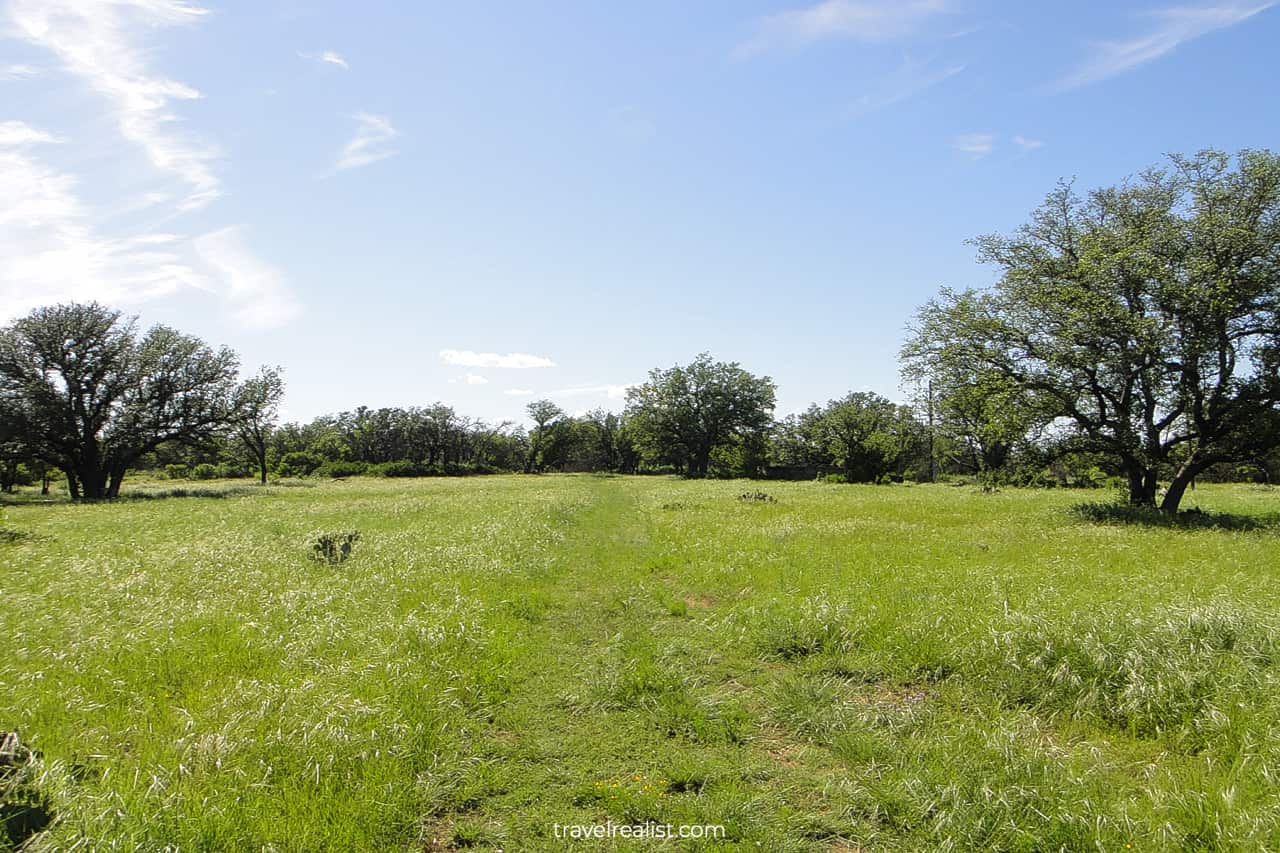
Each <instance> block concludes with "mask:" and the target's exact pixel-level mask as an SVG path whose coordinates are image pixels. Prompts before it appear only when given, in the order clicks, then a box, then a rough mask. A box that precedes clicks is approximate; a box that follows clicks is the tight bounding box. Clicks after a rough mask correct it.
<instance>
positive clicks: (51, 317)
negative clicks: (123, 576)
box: [0, 303, 237, 499]
mask: <svg viewBox="0 0 1280 853" xmlns="http://www.w3.org/2000/svg"><path fill="white" fill-rule="evenodd" d="M236 368H237V360H236V355H235V353H234V352H232V351H231V350H230V349H226V348H222V349H219V350H213V349H211V348H210V347H208V346H207V345H206V344H204V343H203V342H202V341H200V340H199V339H198V338H194V337H191V336H190V335H184V334H181V333H180V332H177V331H174V330H173V329H170V328H167V327H165V326H154V327H152V328H151V329H150V330H149V331H147V332H146V333H145V334H139V333H138V331H137V328H136V324H135V322H134V321H133V320H132V319H126V318H124V317H123V316H122V315H121V314H120V312H119V311H115V310H112V309H109V308H106V307H104V306H102V305H99V304H97V303H88V304H79V303H76V304H65V305H54V306H51V307H47V308H38V309H36V310H35V311H33V312H32V313H31V314H29V315H28V316H26V317H24V318H22V319H20V320H18V321H16V322H15V323H13V324H12V325H11V326H9V327H7V328H5V329H2V330H0V402H2V404H3V406H4V412H3V418H4V420H5V421H6V422H7V423H8V424H9V425H10V426H11V428H12V429H14V430H16V431H17V432H18V433H19V434H20V435H21V436H22V437H23V440H24V442H25V443H26V445H27V447H28V449H29V452H30V453H31V454H32V455H33V456H36V457H38V458H40V459H43V460H45V461H46V462H48V463H50V464H52V465H56V466H58V467H59V468H61V469H62V470H63V471H64V472H66V475H67V485H68V488H69V489H70V491H71V495H72V497H74V498H81V497H83V498H89V499H98V498H113V497H116V496H117V495H119V493H120V485H121V483H122V482H123V481H124V476H125V473H126V472H127V471H128V470H129V469H130V468H131V467H133V466H134V465H135V464H136V463H137V462H138V460H139V459H140V458H141V457H142V456H143V455H144V454H146V453H148V452H150V451H152V450H154V449H155V448H156V447H158V446H159V445H161V444H163V443H165V442H196V441H201V440H205V439H208V438H209V437H211V436H212V435H214V434H216V433H217V432H219V431H221V430H223V429H224V428H226V427H228V426H230V425H231V424H232V423H234V421H235V417H236V414H237V412H236V403H235V398H234V389H235V380H236Z"/></svg>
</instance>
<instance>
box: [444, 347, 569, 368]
mask: <svg viewBox="0 0 1280 853" xmlns="http://www.w3.org/2000/svg"><path fill="white" fill-rule="evenodd" d="M440 361H441V362H443V363H444V364H449V365H453V366H455V367H497V368H506V369H512V370H527V369H529V368H536V367H555V366H556V363H555V362H554V361H552V360H551V359H549V358H545V357H543V356H540V355H530V354H529V353H525V352H509V353H507V354H506V355H499V354H498V353H496V352H474V351H473V350H469V349H462V350H459V349H444V350H440Z"/></svg>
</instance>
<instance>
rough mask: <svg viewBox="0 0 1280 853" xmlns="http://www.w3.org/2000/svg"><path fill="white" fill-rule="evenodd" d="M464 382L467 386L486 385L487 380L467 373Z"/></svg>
mask: <svg viewBox="0 0 1280 853" xmlns="http://www.w3.org/2000/svg"><path fill="white" fill-rule="evenodd" d="M466 382H467V384H468V385H488V384H489V380H488V379H485V378H484V377H483V376H480V375H479V374H477V373H468V374H467V379H466Z"/></svg>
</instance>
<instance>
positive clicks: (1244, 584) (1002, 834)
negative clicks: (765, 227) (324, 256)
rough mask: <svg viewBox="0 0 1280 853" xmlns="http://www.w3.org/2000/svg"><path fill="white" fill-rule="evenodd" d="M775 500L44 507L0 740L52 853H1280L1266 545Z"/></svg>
mask: <svg viewBox="0 0 1280 853" xmlns="http://www.w3.org/2000/svg"><path fill="white" fill-rule="evenodd" d="M752 488H754V487H753V486H751V485H750V484H744V483H733V482H721V483H717V482H698V483H693V482H681V481H677V480H670V479H659V478H652V479H640V478H622V477H615V478H598V477H586V476H581V477H579V476H544V477H492V478H484V479H468V480H425V481H410V480H395V481H383V480H363V479H358V478H357V479H352V480H348V481H345V482H336V483H323V484H320V485H315V486H314V487H310V488H281V487H267V488H257V487H245V486H243V485H240V484H217V483H214V484H209V485H207V486H202V487H201V489H200V491H202V492H204V491H206V490H207V491H209V492H210V493H211V494H212V495H217V496H218V497H219V499H217V500H209V499H207V498H205V497H201V496H198V495H193V494H189V493H186V492H173V491H167V490H166V489H167V487H165V486H162V485H145V484H144V485H143V486H141V487H139V488H138V489H136V493H137V494H138V495H139V496H141V495H149V496H150V498H151V499H147V500H122V501H118V502H115V503H110V504H96V505H71V504H66V503H37V502H32V501H30V500H25V501H24V500H19V501H15V502H13V503H11V504H10V505H9V506H7V507H5V509H4V516H3V518H2V519H0V528H3V530H4V531H5V535H4V536H3V537H2V538H0V601H2V602H3V607H2V608H0V687H2V689H0V730H18V731H20V732H21V733H22V736H23V740H24V742H26V743H28V744H29V745H31V746H32V747H33V748H34V749H36V750H39V751H40V752H41V753H42V757H41V760H40V761H39V762H38V764H37V765H35V766H34V767H33V768H29V769H28V776H29V781H30V782H31V783H32V784H33V785H35V786H36V789H38V791H39V792H40V795H41V796H42V797H44V798H45V800H46V801H47V802H48V803H49V804H50V806H51V808H52V809H53V810H54V812H55V814H56V821H55V823H54V824H53V826H52V827H51V828H50V829H49V830H48V831H47V832H45V833H43V834H41V835H39V836H37V837H36V838H34V839H33V840H32V842H31V843H30V844H29V846H28V849H30V850H38V851H42V850H49V851H51V850H72V849H76V850H88V849H100V850H159V849H164V848H165V847H166V846H168V847H169V848H170V849H174V848H177V849H182V850H279V851H285V850H298V851H304V850H305V851H311V850H370V851H374V850H378V851H381V850H405V851H408V850H424V849H426V850H448V849H467V848H470V849H497V848H503V849H505V850H542V849H546V850H555V849H565V842H564V841H563V840H559V841H558V840H556V839H555V838H553V837H552V824H553V823H561V824H565V823H593V822H603V821H605V820H613V821H614V822H622V821H645V820H654V821H660V822H664V823H666V822H670V823H673V824H694V823H696V824H723V825H724V826H725V827H726V829H727V834H728V837H727V839H725V840H721V841H718V842H706V843H702V844H700V845H698V844H692V843H685V844H684V846H681V845H680V844H670V845H667V849H721V850H736V849H742V850H759V849H766V850H780V851H790V850H795V851H802V850H803V851H808V850H833V849H845V850H848V849H859V848H862V849H883V850H901V849H930V850H933V849H938V850H957V851H959V850H973V849H988V850H1010V851H1019V850H1026V851H1033V850H1037V851H1038V850H1099V849H1102V850H1125V849H1132V850H1170V851H1173V850H1187V849H1199V850H1255V849H1277V848H1280V795H1277V793H1276V792H1277V791H1278V790H1280V787H1277V779H1276V773H1277V771H1276V768H1277V767H1280V683H1277V682H1278V679H1280V664H1278V662H1277V651H1278V649H1280V621H1278V617H1277V614H1278V613H1280V607H1278V605H1280V587H1278V586H1277V584H1276V583H1275V577H1274V575H1275V567H1276V566H1280V536H1278V535H1277V534H1276V532H1275V529H1274V526H1273V525H1270V524H1269V523H1259V524H1250V523H1236V524H1231V525H1201V524H1197V525H1181V526H1159V525H1149V524H1144V523H1142V520H1141V519H1125V518H1118V517H1115V516H1110V515H1109V516H1107V517H1105V518H1103V517H1094V516H1091V515H1088V514H1081V513H1080V512H1078V511H1073V509H1072V507H1073V505H1074V504H1075V503H1076V502H1077V501H1078V499H1079V496H1078V494H1071V493H1055V492H1043V491H1042V492H1031V491H1017V490H1010V491H1004V492H1000V493H996V494H981V493H980V492H978V491H977V490H966V489H955V488H948V487H929V486H891V487H861V486H845V485H829V484H817V483H802V484H770V485H769V486H768V491H769V494H770V496H772V497H774V498H775V499H776V500H775V501H774V502H767V501H742V500H739V497H740V496H741V495H742V494H743V493H744V492H745V491H748V490H750V489H752ZM192 491H193V492H194V491H196V490H194V489H193V490H192ZM1192 502H1196V503H1200V504H1201V505H1202V506H1203V508H1204V509H1205V510H1207V511H1210V513H1211V514H1212V515H1213V516H1214V517H1218V518H1221V517H1229V518H1232V519H1249V518H1257V519H1264V520H1265V519H1267V518H1269V517H1274V515H1275V513H1276V511H1277V506H1278V505H1280V493H1277V492H1274V491H1268V490H1263V489H1257V488H1253V487H1244V486H1239V487H1213V488H1201V489H1200V490H1198V492H1197V493H1196V494H1195V495H1194V497H1193V499H1192ZM353 529H354V530H359V531H360V533H361V537H360V540H359V542H358V543H357V545H356V546H355V548H354V550H353V552H352V555H351V557H350V558H349V559H347V560H346V561H344V562H342V563H340V564H337V565H328V564H325V563H323V562H319V561H316V560H314V559H312V558H311V557H310V549H311V543H312V535H313V534H314V531H316V530H353ZM0 838H3V836H0ZM3 846H4V842H3V841H0V849H3ZM634 846H635V842H625V841H616V842H613V844H612V845H610V844H609V843H604V844H601V845H596V846H594V847H591V848H582V849H633V848H634ZM656 846H658V847H659V848H660V849H661V848H662V845H656Z"/></svg>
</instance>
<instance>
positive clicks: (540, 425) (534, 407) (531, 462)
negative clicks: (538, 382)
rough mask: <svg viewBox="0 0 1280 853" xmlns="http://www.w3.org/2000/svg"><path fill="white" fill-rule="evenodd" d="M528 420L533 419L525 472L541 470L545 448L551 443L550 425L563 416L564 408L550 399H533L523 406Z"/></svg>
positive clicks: (549, 446) (545, 452)
mask: <svg viewBox="0 0 1280 853" xmlns="http://www.w3.org/2000/svg"><path fill="white" fill-rule="evenodd" d="M525 411H526V412H527V413H528V415H529V420H531V421H533V430H532V431H530V433H529V455H528V457H527V458H526V460H525V465H524V471H525V473H526V474H529V473H532V472H534V471H541V470H542V467H543V465H544V464H545V461H546V460H545V457H546V455H547V450H548V449H549V448H551V447H552V446H553V444H552V425H553V424H554V423H555V422H556V421H558V420H560V419H561V418H563V417H564V409H562V408H560V407H559V406H557V405H556V404H555V403H553V402H551V401H550V400H534V401H533V402H532V403H530V404H529V405H527V406H525Z"/></svg>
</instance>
